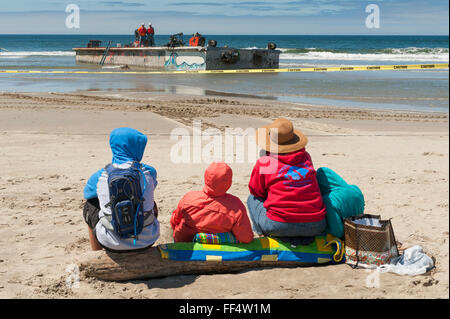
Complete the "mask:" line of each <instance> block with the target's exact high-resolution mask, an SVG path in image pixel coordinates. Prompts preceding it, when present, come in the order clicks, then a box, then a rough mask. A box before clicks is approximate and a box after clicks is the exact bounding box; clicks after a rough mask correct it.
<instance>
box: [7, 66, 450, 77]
mask: <svg viewBox="0 0 450 319" xmlns="http://www.w3.org/2000/svg"><path fill="white" fill-rule="evenodd" d="M448 68H449V64H448V63H441V64H406V65H367V66H346V67H323V68H322V67H320V68H319V67H317V68H281V69H242V70H186V71H51V70H44V71H40V70H0V73H28V74H233V73H234V74H245V73H298V72H339V71H386V70H430V69H448Z"/></svg>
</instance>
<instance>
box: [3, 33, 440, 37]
mask: <svg viewBox="0 0 450 319" xmlns="http://www.w3.org/2000/svg"><path fill="white" fill-rule="evenodd" d="M188 34H189V35H190V34H191V33H186V35H188ZM201 34H203V35H208V33H201ZM2 35H19V36H32V35H99V36H114V35H130V36H134V34H131V33H110V34H107V33H29V34H23V33H0V36H2ZM155 35H159V36H171V35H172V34H170V33H167V34H164V33H161V34H155ZM209 35H238V36H239V35H242V36H280V35H281V36H283V35H285V36H368V37H379V36H382V37H386V36H393V37H395V36H419V37H423V36H442V37H449V34H325V33H323V34H285V33H284V34H283V33H279V34H235V33H211V34H209Z"/></svg>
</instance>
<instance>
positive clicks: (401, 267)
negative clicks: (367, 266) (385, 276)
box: [378, 245, 434, 276]
mask: <svg viewBox="0 0 450 319" xmlns="http://www.w3.org/2000/svg"><path fill="white" fill-rule="evenodd" d="M433 267H434V262H433V260H432V259H431V258H430V257H429V256H428V255H426V254H425V253H424V251H423V248H422V246H419V245H415V246H413V247H410V248H408V249H406V250H405V251H404V252H403V255H401V256H399V257H396V258H393V259H392V260H391V262H390V263H389V264H386V265H381V266H379V267H378V270H379V271H380V272H392V273H395V274H398V275H409V276H416V275H422V274H424V273H426V272H427V271H429V270H430V269H432V268H433Z"/></svg>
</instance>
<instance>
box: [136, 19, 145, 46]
mask: <svg viewBox="0 0 450 319" xmlns="http://www.w3.org/2000/svg"><path fill="white" fill-rule="evenodd" d="M138 33H139V36H140V37H141V41H140V43H139V44H140V45H141V46H144V45H145V44H146V42H147V28H146V27H145V23H142V25H141V26H140V28H139V29H138Z"/></svg>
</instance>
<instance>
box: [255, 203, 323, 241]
mask: <svg viewBox="0 0 450 319" xmlns="http://www.w3.org/2000/svg"><path fill="white" fill-rule="evenodd" d="M263 205H264V199H262V198H258V197H255V196H253V195H250V196H249V197H248V200H247V207H248V210H249V213H250V219H251V220H252V226H253V231H254V232H255V233H257V234H260V235H265V236H272V237H313V236H317V235H320V234H323V233H324V232H325V229H326V227H327V221H326V219H325V218H324V219H323V220H321V221H319V222H311V223H281V222H277V221H274V220H271V219H270V218H269V217H267V210H266V208H265V207H264V206H263Z"/></svg>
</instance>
